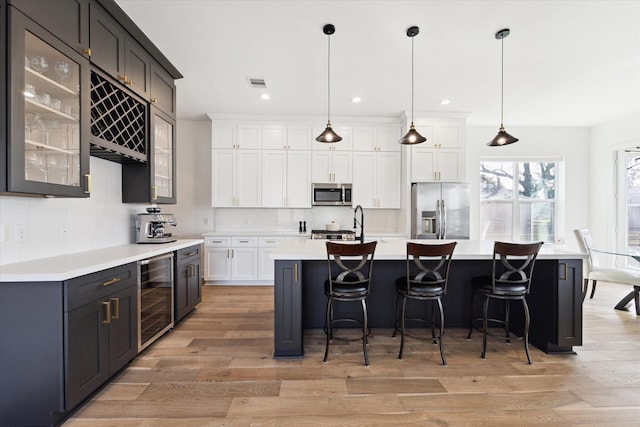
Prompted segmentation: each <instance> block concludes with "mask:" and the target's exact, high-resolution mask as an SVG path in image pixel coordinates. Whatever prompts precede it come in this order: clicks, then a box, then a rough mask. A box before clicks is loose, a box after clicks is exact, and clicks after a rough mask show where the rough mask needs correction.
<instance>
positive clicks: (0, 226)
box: [0, 224, 5, 243]
mask: <svg viewBox="0 0 640 427" xmlns="http://www.w3.org/2000/svg"><path fill="white" fill-rule="evenodd" d="M4 239H5V235H4V224H0V243H2V242H4Z"/></svg>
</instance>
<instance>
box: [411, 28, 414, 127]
mask: <svg viewBox="0 0 640 427" xmlns="http://www.w3.org/2000/svg"><path fill="white" fill-rule="evenodd" d="M413 38H414V37H411V124H413Z"/></svg>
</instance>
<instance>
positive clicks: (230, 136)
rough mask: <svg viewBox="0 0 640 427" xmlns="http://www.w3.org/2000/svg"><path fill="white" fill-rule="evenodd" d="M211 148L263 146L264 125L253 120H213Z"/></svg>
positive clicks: (252, 147)
mask: <svg viewBox="0 0 640 427" xmlns="http://www.w3.org/2000/svg"><path fill="white" fill-rule="evenodd" d="M211 148H214V149H216V148H228V149H239V148H240V149H259V148H262V126H261V125H260V123H253V122H241V123H235V122H226V121H212V123H211Z"/></svg>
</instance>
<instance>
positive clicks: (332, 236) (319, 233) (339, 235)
mask: <svg viewBox="0 0 640 427" xmlns="http://www.w3.org/2000/svg"><path fill="white" fill-rule="evenodd" d="M311 238H312V239H314V240H355V239H356V232H355V231H353V230H338V231H328V230H311Z"/></svg>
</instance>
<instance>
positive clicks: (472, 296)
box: [467, 291, 476, 340]
mask: <svg viewBox="0 0 640 427" xmlns="http://www.w3.org/2000/svg"><path fill="white" fill-rule="evenodd" d="M475 296H476V293H475V291H472V292H471V307H470V309H469V311H470V312H471V315H470V316H471V317H470V319H469V333H468V334H467V339H468V340H470V339H471V332H473V300H474V299H475Z"/></svg>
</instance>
